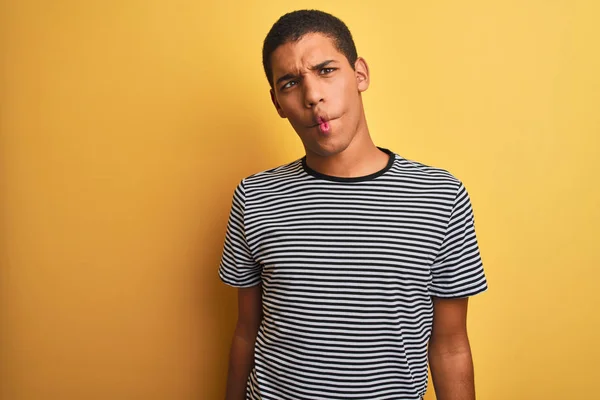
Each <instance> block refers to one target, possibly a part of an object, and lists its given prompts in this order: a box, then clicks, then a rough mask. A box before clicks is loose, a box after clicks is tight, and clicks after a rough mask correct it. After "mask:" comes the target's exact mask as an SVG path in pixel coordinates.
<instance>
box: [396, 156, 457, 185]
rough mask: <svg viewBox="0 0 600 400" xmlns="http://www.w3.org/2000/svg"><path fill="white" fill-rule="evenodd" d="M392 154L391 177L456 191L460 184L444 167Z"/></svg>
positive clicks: (415, 183)
mask: <svg viewBox="0 0 600 400" xmlns="http://www.w3.org/2000/svg"><path fill="white" fill-rule="evenodd" d="M394 155H395V160H394V164H393V165H392V168H390V176H391V177H393V178H396V179H398V180H400V181H403V182H408V183H413V184H414V185H417V186H419V187H423V188H429V189H431V188H445V189H453V190H454V191H455V192H456V191H457V190H458V189H459V188H460V186H462V182H461V181H460V179H459V178H458V177H456V176H455V175H453V174H452V173H451V172H450V171H448V170H446V169H443V168H440V167H437V166H432V165H427V164H424V163H421V162H419V161H415V160H410V159H407V158H404V157H402V156H401V155H399V154H397V153H394Z"/></svg>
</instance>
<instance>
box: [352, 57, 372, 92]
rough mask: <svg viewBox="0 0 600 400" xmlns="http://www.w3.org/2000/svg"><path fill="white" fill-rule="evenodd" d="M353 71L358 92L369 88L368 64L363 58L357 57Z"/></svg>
mask: <svg viewBox="0 0 600 400" xmlns="http://www.w3.org/2000/svg"><path fill="white" fill-rule="evenodd" d="M354 73H355V75H356V84H357V86H358V91H359V92H364V91H365V90H367V89H368V88H369V82H370V81H369V66H368V65H367V62H366V61H365V59H364V58H362V57H358V58H357V59H356V62H355V63H354Z"/></svg>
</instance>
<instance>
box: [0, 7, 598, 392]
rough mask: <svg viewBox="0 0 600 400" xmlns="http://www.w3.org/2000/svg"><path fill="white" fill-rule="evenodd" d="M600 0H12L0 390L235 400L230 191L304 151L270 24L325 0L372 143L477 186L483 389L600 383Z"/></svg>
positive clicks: (557, 388) (1, 116)
mask: <svg viewBox="0 0 600 400" xmlns="http://www.w3.org/2000/svg"><path fill="white" fill-rule="evenodd" d="M598 4H599V3H598V2H596V1H593V0H590V1H583V0H582V1H574V0H562V1H559V0H556V1H550V0H548V1H545V0H537V1H502V2H501V1H477V0H460V1H453V2H449V1H426V2H408V1H401V2H393V1H387V2H384V1H369V2H358V1H356V2H349V1H345V0H338V1H306V2H302V1H290V2H282V1H254V2H246V1H219V2H202V1H190V0H181V1H167V0H156V1H132V0H126V1H124V0H119V1H116V0H111V1H95V0H90V1H75V0H62V1H60V0H58V1H42V0H19V1H9V0H1V1H0V40H1V42H0V44H1V46H2V47H1V52H0V57H1V58H0V61H1V62H2V64H1V66H0V67H1V69H0V74H1V75H0V135H1V136H0V267H1V269H0V398H1V399H2V400H55V399H56V400H71V399H73V400H75V399H77V400H80V399H86V400H95V399H102V400H107V399H111V400H112V399H115V400H121V399H122V400H130V399H144V400H154V399H157V400H163V399H164V400H178V399H181V400H184V399H203V400H204V399H206V400H211V399H221V398H223V392H224V391H223V389H224V382H225V374H226V368H227V352H228V347H229V340H230V336H231V333H232V330H233V327H234V323H235V318H236V307H235V296H236V293H235V290H233V289H230V288H228V287H226V286H225V285H223V284H221V283H220V281H219V280H218V277H217V266H218V261H219V257H220V252H221V247H222V243H223V238H224V233H225V223H226V219H227V214H228V211H229V206H230V201H231V195H232V192H233V189H234V187H235V185H236V184H237V183H238V182H239V180H240V179H241V178H242V177H245V176H247V175H249V174H251V173H254V172H257V171H260V170H263V169H267V168H271V167H274V166H276V165H279V164H282V163H285V162H288V161H292V160H294V159H296V158H298V157H300V156H302V155H303V152H302V147H301V145H300V142H299V140H298V139H297V137H296V136H295V134H294V132H293V131H292V129H291V128H290V127H289V126H288V124H287V122H286V121H285V120H281V119H279V118H278V117H277V114H276V112H275V110H274V109H273V108H272V105H271V103H270V100H269V96H268V86H267V82H266V80H265V78H264V77H263V71H262V66H261V57H260V51H261V45H262V40H263V38H264V35H265V34H266V33H267V31H268V29H269V28H270V26H271V24H272V23H273V22H274V21H275V20H276V19H277V18H278V17H279V16H280V15H282V14H283V13H285V12H287V11H291V10H293V9H299V8H313V7H316V8H320V9H323V10H325V11H329V12H332V13H334V14H335V15H337V16H339V17H341V18H342V19H343V20H344V21H345V22H346V23H347V24H348V25H349V26H350V28H351V30H352V31H353V34H354V36H355V39H356V42H357V46H358V50H359V53H360V54H361V55H362V56H364V57H365V58H366V59H367V61H368V63H369V65H370V67H371V73H372V85H371V88H370V89H369V90H368V91H367V92H366V93H365V96H364V99H365V104H366V108H367V118H368V121H369V125H370V129H371V132H372V136H373V137H374V140H375V142H376V143H377V144H378V145H379V146H384V147H388V148H390V149H392V150H394V151H396V152H397V153H399V154H401V155H402V156H404V157H406V158H410V159H416V160H418V161H421V162H423V163H426V164H430V165H434V166H438V167H442V168H445V169H448V170H450V171H451V172H452V173H453V174H455V175H456V176H458V177H459V178H460V179H461V180H463V182H464V183H465V184H466V186H467V188H468V190H469V192H470V194H471V198H472V201H473V205H474V210H475V217H476V227H477V232H478V237H479V242H480V247H481V252H482V257H483V260H484V264H485V268H486V272H487V275H488V280H489V284H490V290H489V291H488V292H487V293H485V294H483V295H481V296H478V297H476V298H474V299H473V300H472V301H471V303H470V304H471V306H470V320H469V330H470V335H471V342H472V347H473V352H474V358H475V366H476V385H477V392H478V398H479V399H483V400H507V399H515V400H521V399H522V400H533V399H540V400H541V399H544V400H566V399H598V398H599V397H597V396H598V394H597V385H596V382H597V378H598V376H599V374H600V372H599V367H598V360H599V359H600V350H599V345H598V341H597V340H598V335H599V332H598V328H599V325H600V323H599V322H600V321H599V319H600V317H599V313H598V311H597V307H598V304H599V303H600V290H599V289H598V279H599V278H600V274H599V272H598V270H599V267H600V255H599V250H598V236H599V233H600V230H599V228H598V226H599V224H600V211H599V205H600V191H599V188H598V187H599V179H598V176H599V173H600V163H599V161H598V157H599V155H600V154H599V153H600V151H599V150H600V146H599V145H600V143H599V139H598V137H599V135H600V111H599V110H600V78H599V76H600V74H599V73H598V71H599V70H600V57H599V53H600V52H599V48H598V43H599V39H600V25H598V24H597V21H598V19H599V18H600V13H599V11H600V7H599V5H598ZM427 398H428V399H429V400H431V399H433V398H434V396H433V391H432V390H430V392H429V394H428V397H427Z"/></svg>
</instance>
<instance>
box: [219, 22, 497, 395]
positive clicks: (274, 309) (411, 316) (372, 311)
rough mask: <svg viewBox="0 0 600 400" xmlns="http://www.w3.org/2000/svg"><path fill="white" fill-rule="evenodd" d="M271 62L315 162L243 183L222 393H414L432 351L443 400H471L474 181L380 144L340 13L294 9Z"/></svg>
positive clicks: (232, 246) (231, 234)
mask: <svg viewBox="0 0 600 400" xmlns="http://www.w3.org/2000/svg"><path fill="white" fill-rule="evenodd" d="M263 63H264V68H265V73H266V75H267V79H268V80H269V83H270V85H271V98H272V100H273V104H274V105H275V108H276V110H277V112H278V113H279V115H280V116H281V117H282V118H287V119H288V120H289V122H290V123H291V125H292V127H293V128H294V130H295V131H296V132H297V134H298V136H299V137H300V139H301V140H302V143H303V145H304V148H305V151H306V156H305V157H303V158H302V159H299V160H296V161H294V162H291V163H289V164H286V165H283V166H280V167H278V168H275V169H272V170H269V171H264V172H261V173H258V174H255V175H252V176H250V177H248V178H246V179H244V180H242V182H241V183H240V184H239V185H238V187H237V189H236V190H235V193H234V197H233V205H232V209H231V214H230V218H229V223H228V226H227V234H226V239H225V248H224V251H223V256H222V260H221V264H220V268H219V275H220V277H221V279H222V280H223V281H224V282H225V283H227V284H229V285H231V286H234V287H237V288H239V292H238V305H239V316H238V322H237V326H236V329H235V333H234V338H233V342H232V346H231V354H230V366H229V376H228V381H227V399H228V400H242V399H256V400H258V399H262V400H304V399H340V400H342V399H343V400H347V399H377V400H382V399H394V400H397V399H407V400H413V399H414V400H417V399H421V398H422V396H423V395H424V393H425V390H426V387H427V376H428V375H427V365H428V361H429V365H430V368H431V372H432V377H433V384H434V388H435V391H436V394H437V398H438V400H474V399H475V390H474V383H473V363H472V359H471V351H470V347H469V341H468V337H467V331H466V316H467V298H468V297H469V296H472V295H474V294H477V293H479V292H482V291H484V290H486V289H487V283H486V278H485V276H484V273H483V269H482V264H481V259H480V255H479V250H478V245H477V239H476V236H475V231H474V226H473V214H472V209H471V204H470V200H469V196H468V194H467V192H466V190H465V188H464V186H463V185H462V184H461V182H460V181H459V180H458V179H456V178H455V177H454V176H452V175H451V174H450V173H448V172H447V171H444V170H441V169H437V168H433V167H429V166H425V165H423V164H420V163H417V162H414V161H409V160H407V159H404V158H402V157H401V156H399V155H398V154H395V153H393V152H391V151H389V150H387V149H383V148H378V147H376V146H375V145H374V143H373V141H372V140H371V137H370V135H369V130H368V127H367V123H366V119H365V114H364V110H363V103H362V98H361V93H362V92H364V91H365V90H367V88H368V86H369V69H368V67H367V63H366V62H365V60H364V59H362V58H360V57H357V54H356V48H355V45H354V42H353V40H352V36H351V34H350V32H349V31H348V28H347V27H346V25H345V24H344V23H343V22H342V21H340V20H339V19H337V18H335V17H333V16H331V15H329V14H326V13H323V12H319V11H296V12H292V13H289V14H286V15H284V16H283V17H281V18H280V19H279V20H278V21H277V22H276V23H275V25H274V26H273V27H272V29H271V31H270V32H269V34H268V35H267V37H266V39H265V42H264V47H263ZM428 356H429V357H428Z"/></svg>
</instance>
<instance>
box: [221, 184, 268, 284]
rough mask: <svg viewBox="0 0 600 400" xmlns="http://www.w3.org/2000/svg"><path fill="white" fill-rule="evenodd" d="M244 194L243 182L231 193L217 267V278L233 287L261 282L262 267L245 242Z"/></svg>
mask: <svg viewBox="0 0 600 400" xmlns="http://www.w3.org/2000/svg"><path fill="white" fill-rule="evenodd" d="M245 207H246V193H245V189H244V181H242V182H240V184H239V185H238V186H237V187H236V189H235V192H234V193H233V201H232V205H231V211H230V213H229V221H228V222H227V233H226V234H225V245H224V247H223V254H222V256H221V263H220V265H219V277H220V278H221V280H222V281H223V282H225V283H226V284H228V285H230V286H234V287H251V286H255V285H258V284H259V283H260V281H261V272H262V267H261V265H260V264H259V263H257V262H256V260H255V259H254V257H253V256H252V252H251V250H250V247H249V246H248V243H247V242H246V234H245V227H244V213H245Z"/></svg>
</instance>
